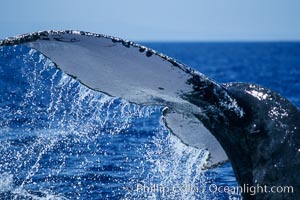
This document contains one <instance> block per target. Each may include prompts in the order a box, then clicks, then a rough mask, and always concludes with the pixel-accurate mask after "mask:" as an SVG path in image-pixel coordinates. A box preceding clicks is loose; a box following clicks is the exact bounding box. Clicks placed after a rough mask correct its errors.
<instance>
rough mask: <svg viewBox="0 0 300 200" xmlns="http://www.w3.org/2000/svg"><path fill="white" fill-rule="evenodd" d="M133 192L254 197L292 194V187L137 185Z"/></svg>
mask: <svg viewBox="0 0 300 200" xmlns="http://www.w3.org/2000/svg"><path fill="white" fill-rule="evenodd" d="M135 190H136V192H140V193H159V194H161V195H163V196H164V195H168V194H172V193H173V194H174V193H199V192H204V191H206V192H211V193H227V194H229V195H237V194H241V193H247V194H250V195H256V194H259V193H294V188H293V186H267V185H259V184H257V185H248V184H244V185H242V186H224V185H222V186H220V185H216V184H210V185H208V188H206V189H200V188H198V187H196V186H194V185H192V184H186V185H173V186H168V187H167V186H163V185H159V184H149V185H146V184H137V185H136V188H135Z"/></svg>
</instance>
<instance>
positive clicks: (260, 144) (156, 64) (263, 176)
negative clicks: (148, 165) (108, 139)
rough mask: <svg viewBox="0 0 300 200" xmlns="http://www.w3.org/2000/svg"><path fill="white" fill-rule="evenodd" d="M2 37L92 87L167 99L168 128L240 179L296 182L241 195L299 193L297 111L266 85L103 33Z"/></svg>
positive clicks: (162, 102)
mask: <svg viewBox="0 0 300 200" xmlns="http://www.w3.org/2000/svg"><path fill="white" fill-rule="evenodd" d="M7 45H25V46H28V47H30V48H34V49H36V50H38V51H39V52H40V53H42V54H44V55H45V56H47V57H48V58H50V59H51V60H52V61H53V62H54V63H55V64H56V65H57V67H59V68H60V69H62V70H63V71H64V72H66V73H67V74H69V75H70V76H72V77H74V78H76V79H78V80H79V81H80V82H81V83H83V84H85V85H87V86H88V87H90V88H92V89H94V90H97V91H101V92H103V93H105V94H108V95H110V96H116V97H121V98H124V99H126V100H128V101H129V102H132V103H137V104H143V105H159V106H163V107H165V108H166V109H165V110H164V122H165V124H166V126H167V127H168V128H169V130H170V131H171V132H172V133H174V134H175V135H177V136H178V137H179V138H180V139H181V140H182V142H184V143H186V144H187V145H190V146H193V147H197V148H202V149H207V150H208V151H209V152H210V158H209V160H208V162H207V165H206V167H208V168H209V167H213V166H216V165H218V164H220V163H223V162H226V161H227V160H228V159H229V160H230V162H231V164H232V167H233V170H234V173H235V175H236V178H237V181H238V183H239V184H240V185H241V186H243V185H248V186H255V185H261V186H263V185H267V186H292V187H293V190H294V191H293V193H284V192H282V193H272V192H261V193H257V194H256V195H255V196H252V195H250V194H249V193H244V194H243V198H244V199H297V198H300V191H299V189H300V174H299V167H300V111H299V109H298V108H297V107H296V106H294V105H293V104H291V103H290V102H289V101H288V100H286V99H284V98H283V97H281V96H279V95H278V94H276V93H274V92H272V91H271V90H268V89H266V88H263V87H261V86H258V85H254V84H246V83H227V84H219V83H217V82H215V81H213V80H211V79H209V78H208V77H206V76H205V75H203V74H201V73H199V72H197V71H195V70H193V69H191V68H189V67H187V66H186V65H184V64H182V63H180V62H177V61H175V60H174V59H172V58H170V57H168V56H165V55H163V54H160V53H158V52H156V51H154V50H152V49H149V48H147V47H144V46H141V45H138V44H135V43H133V42H130V41H127V40H122V39H120V38H116V37H111V36H107V35H100V34H94V33H88V32H82V31H43V32H36V33H31V34H25V35H20V36H16V37H13V38H8V39H5V40H2V41H0V46H7ZM224 150H225V151H224ZM225 152H226V153H225Z"/></svg>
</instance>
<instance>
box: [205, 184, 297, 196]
mask: <svg viewBox="0 0 300 200" xmlns="http://www.w3.org/2000/svg"><path fill="white" fill-rule="evenodd" d="M208 189H209V191H210V192H212V193H216V192H218V193H228V194H241V193H247V194H250V195H256V194H259V193H294V187H293V186H267V185H259V184H257V185H249V184H244V185H242V186H236V187H234V186H217V185H215V184H211V185H209V188H208Z"/></svg>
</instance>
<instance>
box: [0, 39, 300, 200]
mask: <svg viewBox="0 0 300 200" xmlns="http://www.w3.org/2000/svg"><path fill="white" fill-rule="evenodd" d="M143 44H144V45H146V46H149V47H151V48H153V49H155V50H158V51H160V52H162V53H164V54H167V55H169V56H171V57H173V58H175V59H177V60H179V61H181V62H182V63H185V64H187V65H189V66H191V67H193V68H195V69H197V70H198V71H200V72H202V73H204V74H206V75H207V76H209V77H211V78H213V79H215V80H216V81H218V82H231V81H232V82H252V83H258V84H261V85H264V86H266V87H269V88H271V89H273V90H275V91H277V92H279V93H280V94H282V95H283V96H285V97H287V98H288V99H289V100H290V101H292V102H293V103H295V104H296V105H298V106H299V105H300V98H299V92H300V87H299V86H300V85H299V84H300V81H299V80H298V79H299V77H300V43H143ZM162 110H163V108H162V107H158V106H151V107H150V106H147V107H146V106H141V105H136V104H132V103H129V102H127V101H126V100H124V99H120V98H112V97H109V96H107V95H105V94H102V93H100V92H96V91H93V90H91V89H89V88H87V87H86V86H84V85H82V84H80V83H79V82H78V81H77V80H75V79H73V78H72V77H70V76H68V75H66V74H65V73H64V72H62V71H61V70H59V69H57V68H56V67H55V66H54V64H53V63H52V62H51V60H49V59H47V58H46V57H44V56H43V55H41V54H39V53H38V52H37V51H35V50H32V49H29V48H27V47H22V46H15V47H0V119H1V121H0V155H1V159H0V199H206V200H211V199H224V200H225V199H240V195H239V194H227V193H217V192H216V193H214V192H211V191H210V190H209V186H210V185H213V184H215V185H228V186H236V185H237V182H236V180H235V177H234V174H233V171H232V168H231V166H230V163H226V164H224V165H223V166H220V167H218V168H215V169H210V170H205V169H203V168H202V167H203V165H204V162H205V160H206V158H207V157H208V152H207V151H205V150H199V149H195V148H193V147H189V146H186V145H185V144H183V143H181V141H180V140H179V139H178V138H177V137H175V136H174V135H172V134H171V133H170V132H169V131H168V129H167V128H166V127H165V126H164V125H163V122H162ZM174 188H175V189H174Z"/></svg>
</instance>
